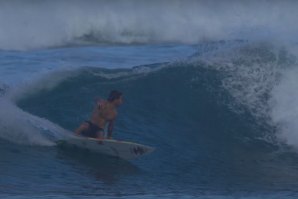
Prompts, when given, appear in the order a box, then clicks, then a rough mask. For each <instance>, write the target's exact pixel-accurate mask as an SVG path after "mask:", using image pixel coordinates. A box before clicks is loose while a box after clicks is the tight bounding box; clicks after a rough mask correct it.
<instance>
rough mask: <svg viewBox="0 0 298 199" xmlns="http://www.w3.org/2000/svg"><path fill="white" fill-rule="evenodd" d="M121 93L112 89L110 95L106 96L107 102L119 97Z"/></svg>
mask: <svg viewBox="0 0 298 199" xmlns="http://www.w3.org/2000/svg"><path fill="white" fill-rule="evenodd" d="M122 95H123V94H122V93H121V92H120V91H117V90H112V91H111V92H110V95H109V97H108V101H109V102H113V101H114V100H117V99H119V98H120V97H121V96H122Z"/></svg>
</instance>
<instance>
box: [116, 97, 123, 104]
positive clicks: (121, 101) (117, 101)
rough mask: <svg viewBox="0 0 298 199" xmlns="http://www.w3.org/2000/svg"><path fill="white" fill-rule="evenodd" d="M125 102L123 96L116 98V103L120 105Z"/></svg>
mask: <svg viewBox="0 0 298 199" xmlns="http://www.w3.org/2000/svg"><path fill="white" fill-rule="evenodd" d="M122 103H123V97H122V96H121V97H119V99H117V100H116V105H117V106H120V105H121V104H122Z"/></svg>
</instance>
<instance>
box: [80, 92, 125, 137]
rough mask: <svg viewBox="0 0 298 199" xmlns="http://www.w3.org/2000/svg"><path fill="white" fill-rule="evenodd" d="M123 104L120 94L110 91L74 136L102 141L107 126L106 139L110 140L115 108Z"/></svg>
mask: <svg viewBox="0 0 298 199" xmlns="http://www.w3.org/2000/svg"><path fill="white" fill-rule="evenodd" d="M122 102H123V99H122V93H121V92H119V91H116V90H113V91H111V93H110V95H109V97H108V99H107V100H99V101H97V104H96V107H95V109H94V111H93V113H92V115H91V119H90V120H88V121H85V122H84V123H82V124H81V126H80V127H79V128H78V129H77V130H76V131H75V134H76V135H80V136H86V137H91V138H98V139H104V137H105V135H104V129H105V126H106V125H107V124H108V135H107V139H112V133H113V127H114V121H115V119H116V117H117V107H118V106H120V105H121V104H122Z"/></svg>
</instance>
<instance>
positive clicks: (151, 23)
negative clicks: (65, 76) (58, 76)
mask: <svg viewBox="0 0 298 199" xmlns="http://www.w3.org/2000/svg"><path fill="white" fill-rule="evenodd" d="M297 5H298V3H297V2H295V1H249V2H243V1H233V0H230V1H228V0H227V1H220V2H218V1H208V2H207V1H200V0H199V1H198V0H186V1H185V0H183V1H182V0H153V1H146V0H141V1H140V0H128V1H108V0H99V1H97V0H91V1H88V2H86V1H83V0H75V1H72V2H69V1H66V0H62V1H58V0H54V1H49V0H45V1H34V0H29V1H26V2H24V1H21V0H13V1H1V2H0V26H1V30H0V49H9V50H25V49H32V48H47V47H55V46H65V45H77V44H94V43H101V44H102V43H109V44H110V43H121V44H133V43H143V44H144V43H145V44H148V43H160V42H162V43H167V42H171V43H172V42H175V43H187V44H195V43H198V42H200V41H214V40H235V39H250V40H257V41H259V40H279V41H280V40H281V41H296V33H297V26H296V21H295V19H296V18H297V12H296V7H297Z"/></svg>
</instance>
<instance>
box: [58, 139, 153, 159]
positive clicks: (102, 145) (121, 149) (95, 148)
mask: <svg viewBox="0 0 298 199" xmlns="http://www.w3.org/2000/svg"><path fill="white" fill-rule="evenodd" d="M58 144H66V145H72V146H76V147H79V148H82V149H88V150H90V151H92V152H96V153H101V154H105V155H109V156H114V157H118V158H121V159H125V160H132V159H135V158H138V157H141V156H143V155H146V154H149V153H151V152H153V151H154V148H153V147H150V146H145V145H142V144H137V143H133V142H126V141H119V140H112V139H103V140H99V139H94V138H88V137H81V136H73V137H71V138H70V139H67V140H60V141H58Z"/></svg>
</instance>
